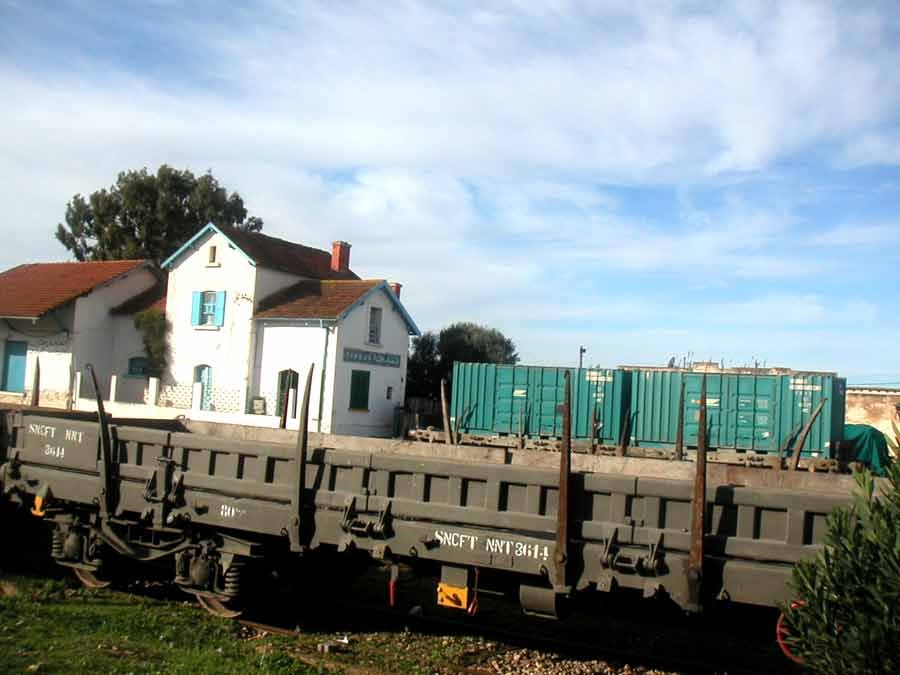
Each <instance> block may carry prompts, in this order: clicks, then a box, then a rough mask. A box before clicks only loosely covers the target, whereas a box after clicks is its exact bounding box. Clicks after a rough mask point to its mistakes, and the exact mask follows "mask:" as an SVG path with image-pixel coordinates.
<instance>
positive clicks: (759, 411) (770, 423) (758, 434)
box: [732, 375, 777, 452]
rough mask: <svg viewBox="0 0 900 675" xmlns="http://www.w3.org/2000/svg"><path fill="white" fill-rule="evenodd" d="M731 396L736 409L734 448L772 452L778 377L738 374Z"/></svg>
mask: <svg viewBox="0 0 900 675" xmlns="http://www.w3.org/2000/svg"><path fill="white" fill-rule="evenodd" d="M736 385H737V386H736V391H735V392H734V395H733V396H732V399H733V400H734V407H735V412H736V433H735V444H734V447H735V448H737V449H738V450H755V451H757V452H770V451H772V450H773V449H777V447H776V448H773V440H772V439H773V438H774V435H775V434H774V432H775V428H774V424H775V418H774V415H773V414H772V411H773V409H774V407H775V401H776V386H777V380H776V378H774V377H772V376H755V375H738V376H737V382H736Z"/></svg>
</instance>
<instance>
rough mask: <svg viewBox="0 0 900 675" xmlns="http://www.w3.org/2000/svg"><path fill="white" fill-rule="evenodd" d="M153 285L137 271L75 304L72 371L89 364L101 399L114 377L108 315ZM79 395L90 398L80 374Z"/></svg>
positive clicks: (145, 271) (147, 273) (145, 272)
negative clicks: (111, 378) (110, 311)
mask: <svg viewBox="0 0 900 675" xmlns="http://www.w3.org/2000/svg"><path fill="white" fill-rule="evenodd" d="M155 283H156V277H155V276H154V275H153V273H152V272H151V271H150V270H149V269H147V268H146V267H140V268H138V269H135V270H132V271H131V272H128V273H127V274H125V275H123V276H120V277H117V278H116V279H114V280H112V281H110V282H108V283H106V284H103V285H102V286H98V287H97V288H95V289H94V290H93V291H91V292H90V293H88V294H87V295H84V296H82V297H80V298H78V299H77V300H76V301H75V317H74V328H73V331H72V344H73V349H72V356H73V368H74V370H75V371H76V372H78V371H83V370H84V367H85V366H86V365H87V364H89V363H90V364H92V365H93V366H94V369H95V371H96V373H97V379H98V381H99V383H100V389H101V391H102V392H103V395H104V398H106V397H108V396H109V376H110V375H112V374H113V373H117V371H116V369H115V366H114V358H115V348H114V342H115V330H114V328H113V319H114V317H112V316H111V315H110V313H109V310H111V309H112V308H113V307H117V306H119V305H121V304H122V303H123V302H125V301H126V300H130V299H131V298H133V297H134V296H136V295H138V294H140V293H142V292H144V291H146V290H147V289H149V288H151V287H152V286H153V285H154V284H155ZM83 377H84V379H83V384H82V395H87V396H91V395H93V394H92V392H93V389H92V387H91V386H90V384H89V382H90V378H89V377H87V374H86V373H83Z"/></svg>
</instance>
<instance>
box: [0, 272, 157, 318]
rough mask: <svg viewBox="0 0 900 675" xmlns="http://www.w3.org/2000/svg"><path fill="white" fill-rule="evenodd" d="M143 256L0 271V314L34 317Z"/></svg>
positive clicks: (101, 282)
mask: <svg viewBox="0 0 900 675" xmlns="http://www.w3.org/2000/svg"><path fill="white" fill-rule="evenodd" d="M145 264H147V261H146V260H109V261H99V262H63V263H29V264H26V265H19V266H18V267H13V268H12V269H10V270H7V271H5V272H3V273H0V316H2V317H7V318H37V317H40V316H42V315H44V314H46V313H47V312H49V311H50V310H53V309H56V308H57V307H61V306H62V305H65V304H66V303H68V302H71V301H72V300H75V299H76V298H78V297H80V296H82V295H86V294H87V293H90V292H91V291H92V290H93V289H95V288H96V287H97V286H100V285H101V284H104V283H106V282H107V281H111V280H112V279H115V278H116V277H118V276H120V275H122V274H125V273H126V272H130V271H131V270H133V269H135V268H137V267H140V266H141V265H145Z"/></svg>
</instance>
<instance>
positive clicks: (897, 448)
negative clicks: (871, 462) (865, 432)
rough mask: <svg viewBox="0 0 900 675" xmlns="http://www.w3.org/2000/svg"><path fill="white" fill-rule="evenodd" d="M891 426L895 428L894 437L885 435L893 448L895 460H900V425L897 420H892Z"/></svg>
mask: <svg viewBox="0 0 900 675" xmlns="http://www.w3.org/2000/svg"><path fill="white" fill-rule="evenodd" d="M897 415H898V416H900V403H898V404H897ZM891 427H892V428H893V429H894V437H893V438H891V437H890V436H888V435H887V434H885V435H884V437H885V438H886V439H887V444H888V447H889V448H890V449H891V457H892V458H893V459H895V460H900V426H897V420H895V419H892V420H891Z"/></svg>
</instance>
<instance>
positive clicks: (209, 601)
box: [191, 591, 243, 619]
mask: <svg viewBox="0 0 900 675" xmlns="http://www.w3.org/2000/svg"><path fill="white" fill-rule="evenodd" d="M191 592H192V593H194V595H195V596H196V597H197V602H198V603H200V606H201V607H202V608H203V609H205V610H206V611H207V612H209V613H210V614H212V615H213V616H217V617H219V618H221V619H236V618H237V617H239V616H240V615H241V614H242V613H243V610H241V609H230V608H229V607H227V606H226V605H225V603H224V602H222V601H221V600H220V599H219V598H217V597H216V596H215V595H212V594H210V593H203V592H195V591H191Z"/></svg>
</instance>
